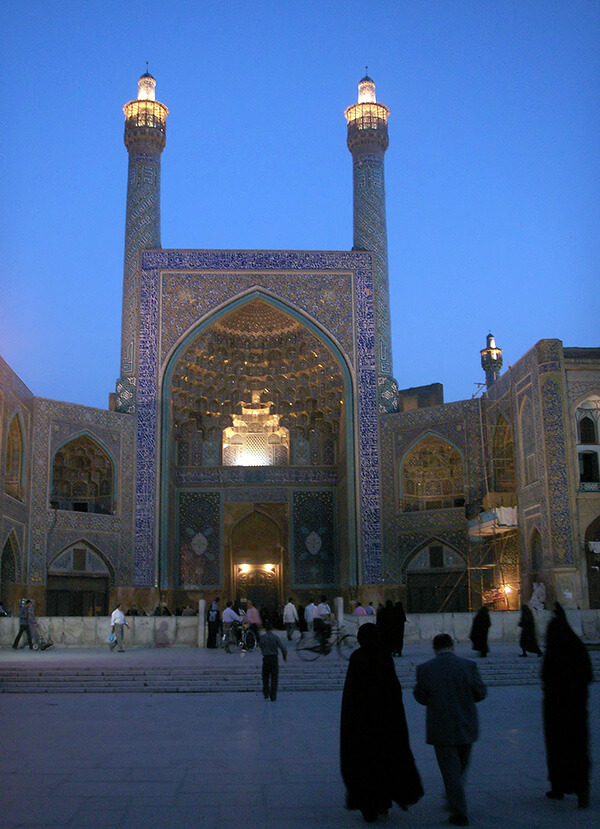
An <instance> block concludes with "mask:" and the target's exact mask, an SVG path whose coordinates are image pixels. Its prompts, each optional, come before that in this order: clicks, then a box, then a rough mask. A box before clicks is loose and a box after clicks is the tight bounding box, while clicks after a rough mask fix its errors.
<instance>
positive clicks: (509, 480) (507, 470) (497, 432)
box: [492, 413, 516, 492]
mask: <svg viewBox="0 0 600 829" xmlns="http://www.w3.org/2000/svg"><path fill="white" fill-rule="evenodd" d="M492 453H493V456H492V489H493V490H494V491H495V492H514V491H515V490H516V478H515V448H514V441H513V430H512V427H511V425H510V424H509V422H508V420H507V419H506V417H505V416H504V415H503V414H502V413H500V414H499V415H498V417H497V418H496V423H495V424H494V434H493V440H492Z"/></svg>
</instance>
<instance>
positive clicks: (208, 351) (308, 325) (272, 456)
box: [159, 292, 358, 602]
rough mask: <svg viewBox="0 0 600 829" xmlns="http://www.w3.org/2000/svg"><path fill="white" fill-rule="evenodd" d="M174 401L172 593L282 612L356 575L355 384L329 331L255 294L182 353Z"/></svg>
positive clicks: (171, 390)
mask: <svg viewBox="0 0 600 829" xmlns="http://www.w3.org/2000/svg"><path fill="white" fill-rule="evenodd" d="M163 389H164V395H163V404H164V405H163V428H162V473H161V478H162V487H161V493H162V507H161V551H160V564H159V584H160V586H161V587H162V588H163V589H165V588H172V589H175V590H177V589H182V590H185V591H187V592H188V593H189V592H190V591H199V594H200V595H201V594H202V593H204V594H209V595H210V594H214V592H215V591H219V592H221V591H223V592H224V593H225V594H227V595H228V597H229V596H231V597H232V598H234V597H235V596H236V595H237V596H241V595H242V594H243V593H244V592H247V593H248V594H249V595H248V598H251V595H250V594H252V593H253V594H254V595H256V596H258V595H259V594H260V595H262V596H265V597H267V596H269V597H271V598H270V599H269V601H274V600H275V599H274V597H275V593H277V601H278V602H279V601H281V600H282V598H283V593H284V592H285V591H287V590H290V589H294V590H296V591H298V590H306V592H307V593H308V592H311V593H313V592H314V590H316V589H318V588H319V587H323V588H327V589H333V588H334V586H335V587H337V586H338V585H339V586H342V585H343V584H344V581H345V580H348V578H349V574H354V573H356V570H357V560H358V558H356V560H354V561H352V562H348V561H343V562H342V559H341V556H340V555H339V552H338V551H339V550H353V551H357V544H356V504H355V481H354V439H355V438H354V406H353V404H352V382H351V376H350V372H349V369H348V366H347V364H346V361H345V359H344V357H343V356H342V354H341V353H340V351H339V349H338V348H337V346H336V345H335V344H334V343H333V342H332V341H331V340H329V339H328V338H327V336H326V335H325V334H324V333H323V332H322V331H321V330H320V329H318V328H317V327H316V326H315V325H314V324H313V323H312V322H311V321H309V320H307V319H305V318H303V317H301V316H300V315H298V314H297V313H296V312H294V311H292V310H291V309H288V308H287V307H285V306H283V305H282V304H281V303H280V302H278V301H276V300H274V299H272V298H270V297H269V298H267V297H265V296H263V295H261V294H259V293H257V292H253V293H252V294H251V295H248V296H247V297H243V298H241V299H238V300H237V301H235V302H234V303H232V305H231V306H229V307H228V308H227V309H223V310H222V311H220V312H219V313H217V314H215V315H214V316H213V317H212V318H210V319H209V320H207V321H206V322H205V323H203V324H201V325H199V326H198V327H197V328H196V329H195V330H194V332H192V333H191V334H190V335H189V336H188V337H187V339H186V340H184V341H183V342H182V343H181V344H180V346H179V347H178V349H177V350H176V351H175V353H174V354H173V356H172V358H171V360H170V362H169V364H168V367H167V370H166V372H165V375H164V381H163ZM257 504H258V505H260V506H259V507H258V508H255V505H257ZM238 523H239V526H238ZM307 539H308V540H309V541H308V543H307ZM313 539H318V543H315V544H312V543H311V542H312V540H313ZM296 548H297V549H296ZM355 555H356V556H357V557H358V552H356V553H355ZM242 565H244V566H243V567H242ZM267 565H269V566H270V569H266V566H267ZM342 574H343V575H342ZM200 591H202V593H200ZM261 601H264V599H261Z"/></svg>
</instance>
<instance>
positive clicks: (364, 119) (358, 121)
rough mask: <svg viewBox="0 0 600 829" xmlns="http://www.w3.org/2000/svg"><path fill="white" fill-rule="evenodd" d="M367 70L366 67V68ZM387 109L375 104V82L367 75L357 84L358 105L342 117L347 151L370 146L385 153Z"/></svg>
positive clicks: (386, 146) (386, 145)
mask: <svg viewBox="0 0 600 829" xmlns="http://www.w3.org/2000/svg"><path fill="white" fill-rule="evenodd" d="M367 68H368V67H367ZM389 114H390V111H389V109H388V108H387V107H386V106H385V105H384V104H380V103H378V102H377V98H376V96H375V81H374V80H373V79H372V78H370V77H369V76H368V75H365V77H364V78H363V79H362V81H361V82H360V83H359V84H358V103H356V104H352V106H349V107H348V108H347V109H346V111H345V112H344V115H345V116H346V120H347V122H348V149H349V150H350V152H351V153H353V152H354V150H355V148H357V145H362V146H363V147H364V145H366V144H370V145H375V146H374V147H373V149H375V147H379V148H380V149H381V150H383V152H385V151H386V150H387V148H388V145H389V143H390V140H389V137H388V130H387V119H388V116H389Z"/></svg>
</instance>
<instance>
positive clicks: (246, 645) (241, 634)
mask: <svg viewBox="0 0 600 829" xmlns="http://www.w3.org/2000/svg"><path fill="white" fill-rule="evenodd" d="M257 644H258V643H257V641H256V636H255V635H254V631H252V630H250V628H247V627H244V625H243V624H242V622H232V623H231V627H230V628H229V629H228V630H226V631H225V633H224V634H223V648H224V649H225V653H234V651H236V650H240V651H253V650H254V649H255V648H256V646H257Z"/></svg>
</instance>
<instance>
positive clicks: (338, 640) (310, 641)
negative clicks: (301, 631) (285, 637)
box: [296, 623, 358, 662]
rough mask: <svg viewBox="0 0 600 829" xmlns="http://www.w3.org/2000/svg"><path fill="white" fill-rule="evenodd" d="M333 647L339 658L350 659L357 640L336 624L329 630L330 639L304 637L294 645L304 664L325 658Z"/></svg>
mask: <svg viewBox="0 0 600 829" xmlns="http://www.w3.org/2000/svg"><path fill="white" fill-rule="evenodd" d="M334 646H335V647H336V648H337V651H338V653H339V655H340V656H341V657H343V658H344V659H350V657H351V655H352V653H353V652H354V651H355V650H356V648H357V647H358V639H357V638H356V636H355V635H354V634H353V633H346V632H345V629H344V626H343V625H339V624H337V623H336V624H334V625H333V626H332V628H331V635H330V638H328V639H321V638H319V637H314V636H311V637H309V638H307V637H305V638H304V639H301V640H300V641H299V642H298V644H297V645H296V653H297V654H298V657H299V658H300V659H302V660H303V661H304V662H313V661H314V660H315V659H318V658H319V657H320V656H321V655H323V656H326V655H327V654H328V653H331V649H332V648H333V647H334Z"/></svg>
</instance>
